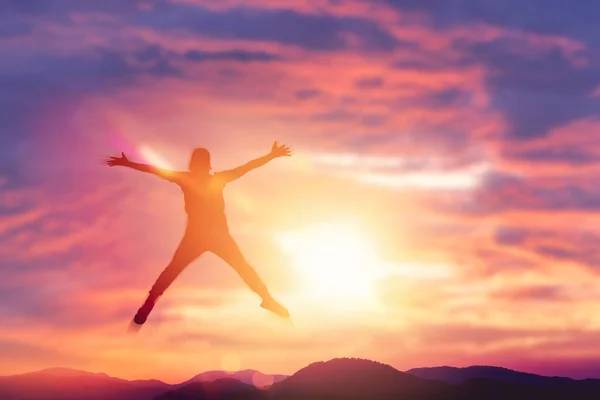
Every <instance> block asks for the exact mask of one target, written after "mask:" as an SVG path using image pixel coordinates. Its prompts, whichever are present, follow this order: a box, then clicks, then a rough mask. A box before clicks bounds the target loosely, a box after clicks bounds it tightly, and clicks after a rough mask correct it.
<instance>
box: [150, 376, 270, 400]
mask: <svg viewBox="0 0 600 400" xmlns="http://www.w3.org/2000/svg"><path fill="white" fill-rule="evenodd" d="M205 399H206V400H225V399H226V400H268V397H267V395H266V392H265V391H263V390H261V389H257V388H256V387H255V386H254V385H249V384H247V383H243V382H240V381H238V380H237V379H231V378H224V379H217V380H215V381H213V382H193V383H190V384H187V385H184V386H182V387H180V388H178V389H175V390H172V391H169V392H167V393H164V394H162V395H160V396H158V397H156V398H155V400H205Z"/></svg>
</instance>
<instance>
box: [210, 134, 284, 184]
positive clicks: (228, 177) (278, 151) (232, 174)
mask: <svg viewBox="0 0 600 400" xmlns="http://www.w3.org/2000/svg"><path fill="white" fill-rule="evenodd" d="M291 155H292V152H291V151H290V148H289V147H288V146H286V145H283V144H282V145H279V144H278V143H277V142H275V143H273V147H272V148H271V152H270V153H269V154H267V155H265V156H262V157H259V158H257V159H254V160H252V161H250V162H248V163H246V164H244V165H240V166H239V167H237V168H234V169H230V170H228V171H223V172H221V173H220V175H221V176H222V177H223V178H224V179H225V181H227V182H231V181H234V180H236V179H238V178H239V177H241V176H242V175H244V174H247V173H248V172H250V171H252V170H253V169H256V168H258V167H262V166H263V165H265V164H266V163H268V162H269V161H271V160H273V159H275V158H277V157H289V156H291Z"/></svg>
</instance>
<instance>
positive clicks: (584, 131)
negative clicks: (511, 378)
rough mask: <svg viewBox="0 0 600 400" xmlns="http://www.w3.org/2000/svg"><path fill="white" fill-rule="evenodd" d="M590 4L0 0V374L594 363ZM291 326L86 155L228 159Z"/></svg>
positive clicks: (138, 374) (597, 56)
mask: <svg viewBox="0 0 600 400" xmlns="http://www.w3.org/2000/svg"><path fill="white" fill-rule="evenodd" d="M599 13H600V3H597V2H592V1H580V2H578V3H577V6H576V7H575V6H573V5H570V4H568V3H567V2H565V1H561V0H530V1H527V2H523V1H516V0H506V1H503V2H490V1H485V0H458V1H453V2H448V1H443V0H421V1H416V0H397V1H394V0H378V1H366V0H314V1H310V2H306V1H300V0H285V1H284V0H244V1H240V0H171V1H168V0H146V1H134V0H126V1H124V0H105V1H103V2H99V1H81V0H31V1H23V0H3V1H0V52H1V54H2V57H1V58H0V87H1V90H0V268H1V272H2V279H1V280H0V318H1V320H2V323H1V324H0V360H1V361H0V375H10V374H17V373H23V372H28V371H34V370H38V369H43V368H48V367H71V368H75V369H83V370H88V371H92V372H100V371H101V372H105V373H108V374H109V375H113V376H118V377H123V378H127V379H141V378H158V379H162V380H164V381H167V382H178V381H182V380H184V379H188V378H189V377H191V376H193V375H195V374H196V373H199V372H202V371H205V370H212V369H226V370H237V369H246V368H252V369H258V370H261V371H262V372H265V373H283V374H290V373H293V372H295V371H296V370H298V369H300V368H302V367H304V366H306V365H307V364H309V363H311V362H314V361H319V360H327V359H331V358H335V357H360V358H369V359H373V360H377V361H380V362H384V363H388V364H390V365H392V366H394V367H395V368H398V369H400V370H407V369H409V368H413V367H424V366H437V365H452V366H468V365H497V366H503V367H507V368H513V369H519V370H522V371H528V372H535V373H541V374H551V375H563V376H572V377H576V378H583V377H600V347H599V346H598V342H599V340H600V317H599V316H600V277H599V274H600V270H599V268H600V251H599V250H598V239H599V238H600V224H599V218H598V215H599V214H598V211H599V210H600V189H598V188H599V185H598V183H599V182H600V181H599V178H598V176H600V175H598V173H599V172H600V141H599V139H598V135H599V134H600V31H599V28H598V25H597V20H596V17H595V16H596V15H598V14H599ZM274 140H279V141H280V142H282V143H285V144H289V145H291V146H292V147H293V151H294V155H293V156H292V157H289V158H287V157H286V158H280V159H276V160H273V161H271V162H270V163H269V164H267V165H266V166H264V167H262V168H260V169H258V170H256V171H253V172H251V173H249V174H248V175H246V176H244V177H243V178H242V179H240V180H239V181H236V182H233V183H231V184H230V185H229V187H228V188H227V189H226V191H225V196H226V202H227V213H228V218H229V225H230V230H231V232H232V234H233V236H234V237H235V238H236V240H237V241H238V243H239V246H240V248H241V249H242V251H243V252H244V254H245V255H246V258H247V259H248V261H249V262H250V263H251V264H252V265H253V266H254V267H255V268H256V270H257V271H258V273H259V274H260V275H261V276H262V277H263V279H264V281H265V282H266V283H267V285H268V286H269V288H270V290H271V292H272V293H273V295H274V296H275V297H276V298H278V299H280V300H281V302H282V303H284V304H285V305H286V306H287V307H288V308H289V310H290V312H291V314H292V321H293V325H291V324H287V323H285V322H284V321H282V320H279V319H278V318H277V317H275V316H272V315H270V314H269V313H268V312H266V311H265V310H263V309H261V308H260V307H259V304H260V299H258V298H257V296H256V295H255V294H254V293H253V292H251V291H250V290H249V289H248V288H247V287H246V286H245V285H244V283H243V282H242V280H241V279H240V278H239V277H238V276H237V275H236V273H235V272H234V271H233V269H231V268H229V267H228V266H227V265H226V264H225V263H224V262H223V261H221V260H220V259H218V258H217V257H216V256H214V255H212V254H206V255H203V256H202V257H201V258H200V259H199V260H197V261H196V262H194V263H193V264H192V265H190V267H189V268H188V269H186V270H185V271H184V272H183V273H182V275H181V276H180V277H179V278H178V279H177V280H176V282H175V283H174V284H173V286H172V287H171V288H169V290H168V291H167V292H166V293H165V295H164V296H163V297H162V298H161V299H160V302H159V303H158V305H157V306H156V308H155V310H154V312H153V314H151V316H150V317H149V319H148V322H147V323H146V325H145V326H144V327H143V329H142V330H141V331H140V332H139V333H138V334H137V335H135V336H132V335H129V334H127V332H126V330H127V325H128V324H129V321H130V320H131V318H132V317H133V314H134V313H135V311H136V310H137V308H138V307H139V306H140V305H141V303H142V302H143V300H144V299H145V296H146V294H147V292H148V290H149V288H150V286H151V285H152V283H153V282H154V280H155V279H156V277H157V276H158V274H159V273H160V271H161V270H162V269H163V268H164V267H165V266H166V265H167V263H168V262H169V260H170V258H171V256H172V254H173V251H174V249H175V247H176V246H177V243H178V241H179V240H180V238H181V235H182V233H183V229H184V226H185V214H184V211H183V200H182V196H181V192H180V191H179V189H178V188H177V187H176V186H175V185H173V184H171V183H169V182H166V181H163V180H161V179H159V178H156V177H153V176H150V175H145V174H142V173H139V172H136V171H133V170H127V169H124V168H116V167H115V168H108V167H106V166H105V165H103V160H104V159H105V158H106V157H108V156H113V155H118V154H120V152H125V153H126V154H127V155H128V156H129V158H130V159H132V160H134V161H138V162H146V163H153V164H156V165H159V166H163V167H166V168H173V169H185V168H186V167H187V163H188V159H189V156H190V154H191V151H192V149H193V148H195V147H199V146H201V147H206V148H209V149H210V150H211V152H212V157H213V162H212V164H213V167H214V169H215V170H222V169H228V168H232V167H235V166H237V165H239V164H243V163H245V162H246V161H249V160H250V159H253V158H256V157H259V156H262V155H264V154H267V153H268V152H269V151H270V148H271V145H272V143H273V141H274Z"/></svg>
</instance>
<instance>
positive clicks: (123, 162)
mask: <svg viewBox="0 0 600 400" xmlns="http://www.w3.org/2000/svg"><path fill="white" fill-rule="evenodd" d="M106 164H107V165H108V166H109V167H115V166H121V167H128V168H131V169H135V170H136V171H141V172H146V173H149V174H153V175H156V176H159V177H161V178H163V179H166V180H168V181H173V180H174V179H175V178H176V177H177V176H178V172H177V171H171V170H169V169H165V168H160V167H155V166H154V165H148V164H140V163H136V162H133V161H130V160H129V159H128V158H127V156H126V155H125V154H124V153H121V157H110V158H109V159H108V160H107V161H106Z"/></svg>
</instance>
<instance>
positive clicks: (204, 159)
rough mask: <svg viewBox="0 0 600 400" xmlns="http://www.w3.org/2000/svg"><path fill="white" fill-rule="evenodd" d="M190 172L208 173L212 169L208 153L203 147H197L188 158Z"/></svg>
mask: <svg viewBox="0 0 600 400" xmlns="http://www.w3.org/2000/svg"><path fill="white" fill-rule="evenodd" d="M189 168H190V171H192V172H208V171H210V170H211V169H212V167H211V165H210V152H209V151H208V150H206V149H205V148H203V147H198V148H197V149H194V151H193V152H192V157H191V158H190V166H189Z"/></svg>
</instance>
